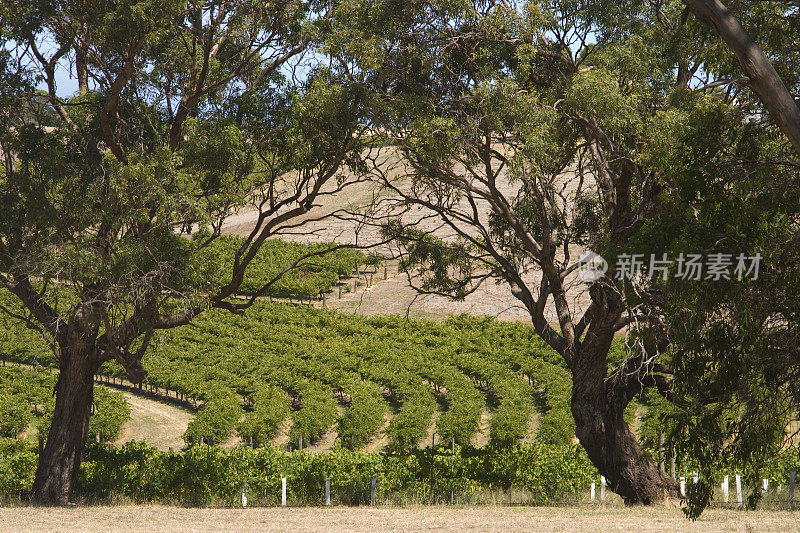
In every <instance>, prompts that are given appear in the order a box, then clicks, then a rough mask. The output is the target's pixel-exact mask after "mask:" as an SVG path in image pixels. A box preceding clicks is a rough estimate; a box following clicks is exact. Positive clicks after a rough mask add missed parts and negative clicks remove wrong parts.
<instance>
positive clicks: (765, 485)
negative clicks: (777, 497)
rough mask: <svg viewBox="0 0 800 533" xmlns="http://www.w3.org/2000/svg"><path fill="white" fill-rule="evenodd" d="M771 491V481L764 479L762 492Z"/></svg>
mask: <svg viewBox="0 0 800 533" xmlns="http://www.w3.org/2000/svg"><path fill="white" fill-rule="evenodd" d="M768 490H769V480H768V479H766V478H764V479H762V480H761V491H762V492H767V491H768Z"/></svg>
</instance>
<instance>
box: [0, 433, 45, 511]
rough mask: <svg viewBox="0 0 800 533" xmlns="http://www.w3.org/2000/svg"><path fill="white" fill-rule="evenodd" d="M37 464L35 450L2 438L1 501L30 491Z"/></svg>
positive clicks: (0, 452) (0, 462)
mask: <svg viewBox="0 0 800 533" xmlns="http://www.w3.org/2000/svg"><path fill="white" fill-rule="evenodd" d="M37 462H38V458H37V456H36V453H35V451H34V449H33V448H31V447H30V446H29V445H28V444H27V443H25V442H23V441H20V440H17V439H7V438H0V500H1V499H3V498H6V497H9V496H11V497H17V496H19V494H20V492H21V491H27V490H30V488H31V486H32V485H33V477H34V474H35V472H36V463H37Z"/></svg>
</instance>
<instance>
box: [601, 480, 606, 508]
mask: <svg viewBox="0 0 800 533" xmlns="http://www.w3.org/2000/svg"><path fill="white" fill-rule="evenodd" d="M600 501H601V502H604V501H606V477H605V476H600Z"/></svg>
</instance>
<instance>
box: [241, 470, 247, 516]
mask: <svg viewBox="0 0 800 533" xmlns="http://www.w3.org/2000/svg"><path fill="white" fill-rule="evenodd" d="M242 508H243V509H247V478H245V480H244V485H242Z"/></svg>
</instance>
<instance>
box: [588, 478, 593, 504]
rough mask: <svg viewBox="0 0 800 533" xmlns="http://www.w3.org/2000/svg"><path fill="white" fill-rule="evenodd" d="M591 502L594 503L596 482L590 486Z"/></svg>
mask: <svg viewBox="0 0 800 533" xmlns="http://www.w3.org/2000/svg"><path fill="white" fill-rule="evenodd" d="M589 501H590V502H592V503H594V481H592V484H591V485H590V486H589Z"/></svg>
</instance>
